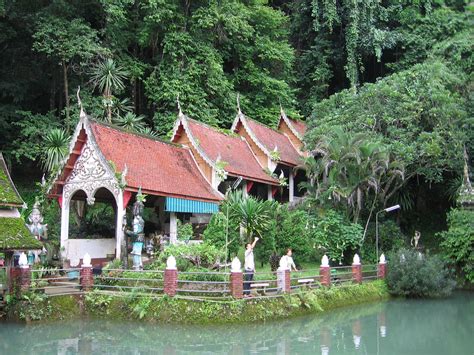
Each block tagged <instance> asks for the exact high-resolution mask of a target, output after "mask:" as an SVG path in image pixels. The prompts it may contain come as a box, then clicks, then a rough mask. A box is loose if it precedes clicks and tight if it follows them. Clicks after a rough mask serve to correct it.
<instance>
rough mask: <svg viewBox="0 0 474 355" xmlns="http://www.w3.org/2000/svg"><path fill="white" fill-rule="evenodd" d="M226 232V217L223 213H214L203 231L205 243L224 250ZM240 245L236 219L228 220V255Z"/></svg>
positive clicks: (232, 253)
mask: <svg viewBox="0 0 474 355" xmlns="http://www.w3.org/2000/svg"><path fill="white" fill-rule="evenodd" d="M226 233H227V217H226V215H225V214H224V213H222V212H219V213H216V214H214V215H213V216H212V217H211V220H210V221H209V224H208V225H207V227H206V229H205V230H204V233H203V239H204V241H205V242H206V243H208V244H211V245H214V246H215V247H216V248H219V249H221V250H225V243H226ZM239 246H240V236H239V225H238V223H237V221H235V220H232V219H230V220H229V237H228V251H229V256H234V255H236V254H237V251H238V249H239Z"/></svg>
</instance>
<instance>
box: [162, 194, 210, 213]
mask: <svg viewBox="0 0 474 355" xmlns="http://www.w3.org/2000/svg"><path fill="white" fill-rule="evenodd" d="M165 211H167V212H185V213H216V212H218V211H219V205H218V204H217V203H212V202H202V201H194V200H185V199H182V198H176V197H166V203H165Z"/></svg>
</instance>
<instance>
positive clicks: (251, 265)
mask: <svg viewBox="0 0 474 355" xmlns="http://www.w3.org/2000/svg"><path fill="white" fill-rule="evenodd" d="M257 242H258V238H255V239H254V241H253V243H248V244H247V245H246V249H245V262H244V269H245V273H244V296H245V297H248V296H250V284H251V282H252V280H253V274H254V272H255V261H254V258H253V248H255V244H257Z"/></svg>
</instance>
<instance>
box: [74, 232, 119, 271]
mask: <svg viewBox="0 0 474 355" xmlns="http://www.w3.org/2000/svg"><path fill="white" fill-rule="evenodd" d="M67 243H68V247H67V250H68V253H67V254H68V255H66V258H67V259H68V260H70V261H71V266H72V267H75V266H80V265H73V264H74V261H77V262H79V260H80V259H82V257H83V256H84V254H86V253H89V255H90V256H91V258H92V259H97V258H105V257H107V254H114V255H115V238H109V239H68V240H67Z"/></svg>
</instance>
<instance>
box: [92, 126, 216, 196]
mask: <svg viewBox="0 0 474 355" xmlns="http://www.w3.org/2000/svg"><path fill="white" fill-rule="evenodd" d="M91 128H92V131H93V133H94V137H95V140H96V142H97V144H98V146H99V148H100V150H101V152H102V154H103V155H104V156H105V158H106V159H107V160H110V161H113V162H114V164H115V166H116V168H117V169H118V170H119V171H123V170H124V169H125V164H126V165H127V168H128V173H127V176H126V181H127V187H131V188H136V189H138V188H139V187H141V188H142V189H143V191H144V192H145V193H147V192H148V193H156V194H157V195H161V196H173V197H178V198H187V199H192V200H202V201H219V200H222V197H221V196H220V195H219V194H218V193H217V192H216V191H215V190H213V189H212V187H211V186H210V184H209V183H208V182H207V180H206V179H205V178H204V177H203V176H202V174H201V172H200V171H199V169H198V167H197V166H196V163H195V161H194V160H193V158H192V156H191V152H190V151H189V150H188V149H186V148H181V147H177V146H175V145H172V144H169V143H164V142H161V141H158V140H155V139H152V138H147V137H144V136H141V135H137V134H133V133H128V132H124V131H122V130H120V129H118V128H113V127H110V126H105V125H102V124H99V123H97V122H91Z"/></svg>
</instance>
